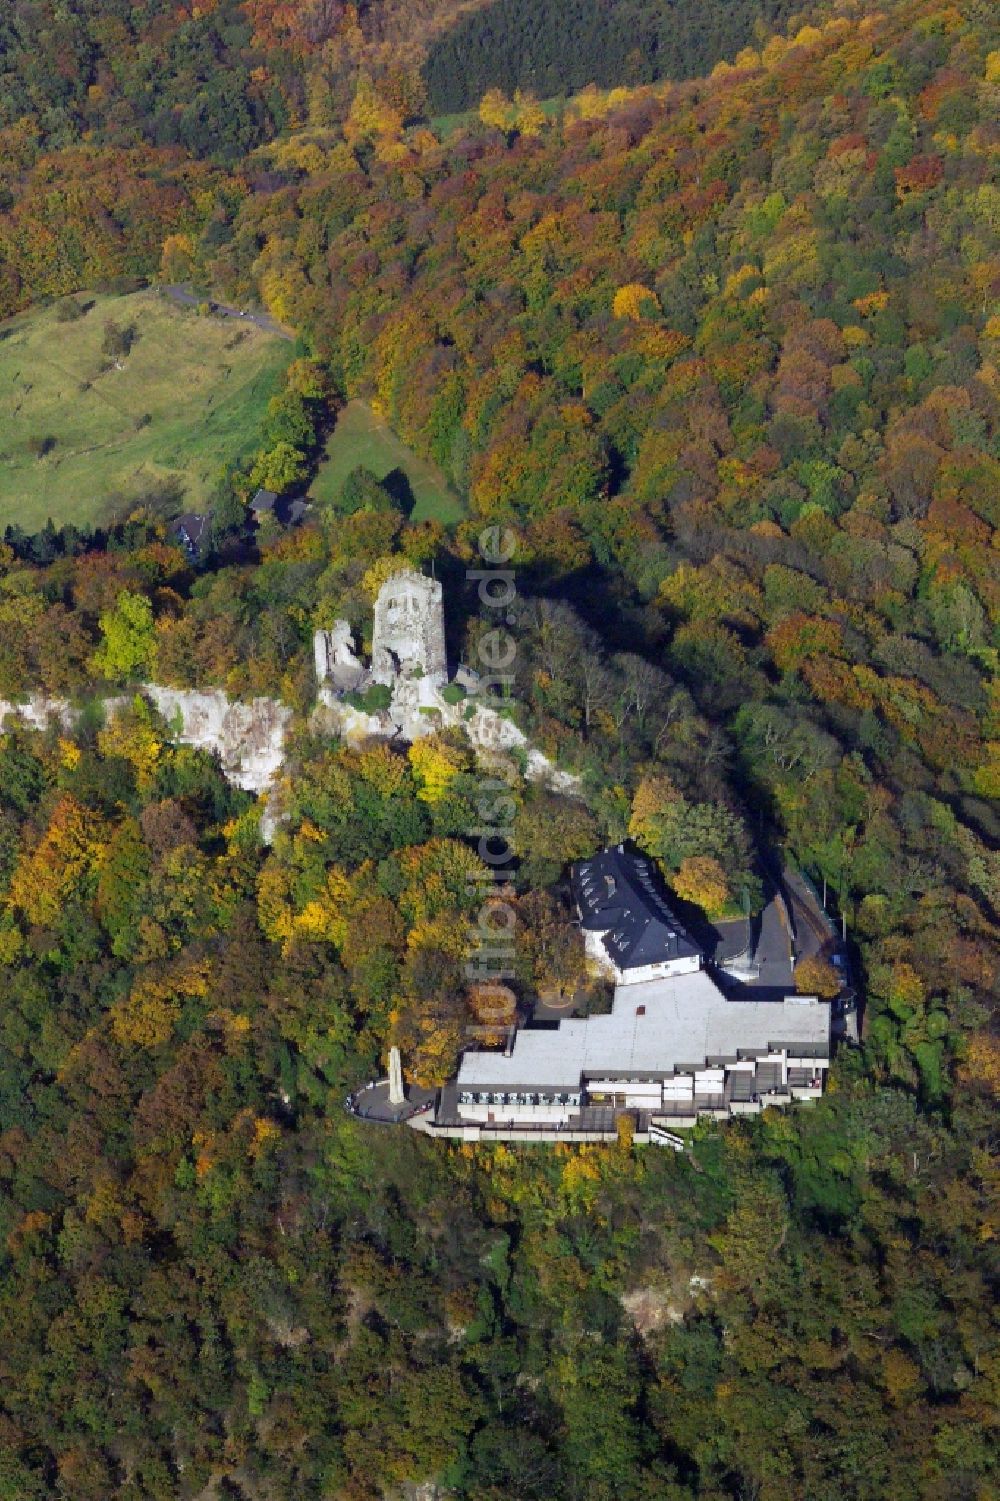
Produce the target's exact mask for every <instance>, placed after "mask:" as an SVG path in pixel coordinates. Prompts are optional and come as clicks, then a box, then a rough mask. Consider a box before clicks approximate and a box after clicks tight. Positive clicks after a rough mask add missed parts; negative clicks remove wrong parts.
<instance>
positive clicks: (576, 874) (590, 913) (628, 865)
mask: <svg viewBox="0 0 1000 1501" xmlns="http://www.w3.org/2000/svg"><path fill="white" fill-rule="evenodd" d="M570 878H571V881H572V884H573V895H574V897H575V898H576V903H577V906H578V907H579V909H580V925H581V927H584V928H587V929H589V930H590V931H591V932H595V933H604V934H605V935H606V936H605V939H604V947H605V948H606V949H607V952H608V956H609V957H610V958H611V959H612V960H613V961H614V963H615V964H616V965H617V966H618V968H619V969H638V968H639V967H640V966H641V965H644V964H662V963H663V961H664V960H666V959H683V958H690V957H692V956H693V955H696V954H700V953H701V949H700V948H699V947H698V945H697V944H696V943H695V941H694V939H693V938H692V937H691V936H690V934H689V933H688V932H687V931H686V930H685V929H684V927H683V925H682V924H681V922H680V919H679V918H678V917H677V916H676V915H675V914H674V913H673V912H672V911H671V908H670V906H669V904H668V901H667V896H666V892H665V891H664V889H663V886H662V883H661V882H660V880H659V878H658V876H657V874H656V871H655V869H654V867H653V863H652V861H651V860H648V859H647V858H646V856H645V855H642V854H640V853H639V851H638V850H634V849H630V848H629V847H628V846H627V845H624V844H619V845H616V846H615V847H614V848H613V849H608V850H602V851H601V853H600V854H599V855H595V856H594V857H593V858H592V859H590V860H580V861H579V862H578V863H577V864H576V865H574V866H573V867H572V870H571V872H570Z"/></svg>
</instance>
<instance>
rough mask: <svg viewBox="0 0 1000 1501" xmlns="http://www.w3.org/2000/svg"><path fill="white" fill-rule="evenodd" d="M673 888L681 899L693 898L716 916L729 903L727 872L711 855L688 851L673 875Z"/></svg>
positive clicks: (698, 905) (695, 903)
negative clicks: (687, 854)
mask: <svg viewBox="0 0 1000 1501" xmlns="http://www.w3.org/2000/svg"><path fill="white" fill-rule="evenodd" d="M672 884H673V888H674V890H675V891H676V893H677V895H678V896H679V897H680V899H681V901H683V902H693V903H694V905H695V906H696V907H700V908H701V909H702V911H703V912H707V913H708V915H709V917H718V916H720V915H721V913H723V912H724V911H725V909H726V907H727V905H728V903H729V899H730V893H729V885H728V883H727V881H726V873H725V871H724V870H723V868H722V866H721V865H720V864H719V862H718V860H716V859H715V858H714V856H712V855H689V856H688V857H687V859H686V860H682V861H681V864H680V869H679V870H678V871H677V874H676V875H675V876H674V877H673V878H672Z"/></svg>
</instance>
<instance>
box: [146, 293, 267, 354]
mask: <svg viewBox="0 0 1000 1501" xmlns="http://www.w3.org/2000/svg"><path fill="white" fill-rule="evenodd" d="M163 290H164V292H165V293H166V294H167V296H168V297H169V298H170V300H171V302H178V303H180V304H181V306H182V307H200V305H201V304H202V303H203V302H206V301H208V300H209V299H207V298H205V297H198V296H196V294H195V293H194V292H189V291H188V289H187V288H186V287H164V288H163ZM211 307H212V312H213V313H214V314H215V316H216V317H217V318H237V319H238V320H239V322H240V323H252V324H253V325H254V327H255V328H261V329H263V330H264V332H265V333H267V334H277V336H278V338H279V339H287V340H288V341H289V343H294V340H295V335H294V334H290V333H289V332H288V329H287V328H282V326H281V324H280V323H276V322H275V321H274V319H273V318H269V317H268V315H267V313H249V312H244V311H243V310H242V309H240V308H236V307H228V306H227V305H226V303H224V302H215V301H214V300H212V301H211Z"/></svg>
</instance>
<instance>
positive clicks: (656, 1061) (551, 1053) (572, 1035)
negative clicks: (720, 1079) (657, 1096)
mask: <svg viewBox="0 0 1000 1501" xmlns="http://www.w3.org/2000/svg"><path fill="white" fill-rule="evenodd" d="M829 1046H830V1007H829V1004H828V1003H827V1002H825V1001H820V1000H817V998H816V997H815V996H786V997H785V998H784V999H783V1000H780V1001H731V1000H727V999H726V997H725V996H724V995H723V993H722V991H721V990H720V989H719V987H718V986H717V985H716V984H715V982H714V981H713V979H712V978H711V976H710V975H709V974H708V973H707V972H706V971H705V970H696V971H693V972H692V973H689V974H679V975H668V976H664V977H663V978H661V979H656V980H647V981H641V982H639V983H637V984H631V985H624V986H619V987H618V989H617V991H616V992H615V1000H614V1006H613V1008H612V1011H611V1014H610V1015H609V1016H590V1017H586V1018H584V1019H578V1020H568V1021H563V1022H560V1023H559V1025H558V1027H554V1028H551V1029H548V1028H545V1029H538V1030H537V1031H536V1030H534V1029H527V1030H524V1031H520V1032H518V1033H517V1036H516V1037H515V1040H514V1046H513V1049H512V1050H511V1052H510V1053H509V1054H504V1053H500V1052H469V1053H466V1054H465V1055H464V1056H463V1058H462V1061H461V1064H460V1066H459V1070H458V1079H457V1085H458V1088H459V1089H460V1090H461V1089H482V1088H484V1087H492V1086H497V1087H500V1088H510V1089H528V1090H530V1089H541V1088H550V1089H560V1090H564V1089H576V1088H578V1087H579V1085H580V1081H581V1079H582V1078H583V1077H584V1076H590V1077H594V1076H599V1077H601V1078H607V1077H609V1076H612V1075H618V1076H621V1077H623V1078H648V1077H652V1076H656V1075H659V1076H666V1075H670V1074H672V1073H674V1072H676V1071H677V1070H678V1069H681V1070H690V1069H703V1068H704V1067H705V1065H706V1063H710V1062H722V1061H723V1060H726V1061H730V1062H735V1061H736V1059H737V1056H738V1055H739V1054H740V1053H746V1054H750V1055H755V1054H762V1053H768V1052H773V1051H775V1052H776V1051H781V1050H782V1049H784V1050H787V1051H788V1052H790V1053H792V1054H793V1055H798V1054H800V1053H801V1055H802V1056H805V1057H826V1055H827V1054H828V1052H829Z"/></svg>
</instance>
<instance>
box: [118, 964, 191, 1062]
mask: <svg viewBox="0 0 1000 1501" xmlns="http://www.w3.org/2000/svg"><path fill="white" fill-rule="evenodd" d="M208 977H209V966H208V963H207V961H205V960H199V961H198V962H197V963H195V964H185V965H184V966H183V967H182V968H180V969H177V970H174V971H172V972H170V973H168V974H165V975H160V976H156V977H143V979H141V980H140V981H139V982H138V984H137V985H134V986H133V988H132V990H131V991H130V992H129V994H128V995H127V996H126V998H125V999H124V1000H123V1001H118V1002H116V1004H115V1005H114V1007H113V1008H112V1011H111V1030H112V1031H113V1032H114V1035H115V1038H116V1039H117V1041H118V1042H120V1043H122V1044H123V1045H125V1046H126V1047H138V1048H155V1047H159V1046H160V1044H161V1043H164V1042H166V1041H167V1039H168V1038H169V1037H170V1035H171V1033H172V1032H173V1030H174V1027H175V1026H176V1025H177V1019H178V1017H179V1016H180V1014H181V1008H182V1006H183V1004H184V1001H185V1000H186V999H188V998H190V997H192V996H204V995H207V994H208Z"/></svg>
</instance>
